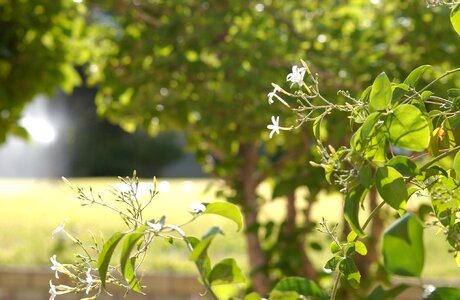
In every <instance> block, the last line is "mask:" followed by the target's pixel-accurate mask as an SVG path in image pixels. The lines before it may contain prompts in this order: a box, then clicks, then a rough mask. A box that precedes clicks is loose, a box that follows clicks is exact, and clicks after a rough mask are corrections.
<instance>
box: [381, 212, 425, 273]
mask: <svg viewBox="0 0 460 300" xmlns="http://www.w3.org/2000/svg"><path fill="white" fill-rule="evenodd" d="M382 252H383V261H384V265H385V268H386V269H387V270H388V271H390V272H391V273H393V274H396V275H401V276H420V274H421V273H422V270H423V265H424V262H425V249H424V246H423V224H422V223H421V222H420V220H419V219H418V218H417V217H416V216H414V215H412V214H410V213H407V214H405V215H404V216H403V217H401V218H399V219H398V220H396V222H394V223H393V224H392V225H391V226H390V227H389V228H388V229H387V230H386V231H385V233H384V235H383V251H382Z"/></svg>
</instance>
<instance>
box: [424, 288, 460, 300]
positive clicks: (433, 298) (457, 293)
mask: <svg viewBox="0 0 460 300" xmlns="http://www.w3.org/2000/svg"><path fill="white" fill-rule="evenodd" d="M459 297H460V289H458V288H452V287H438V288H435V289H434V290H433V291H431V292H429V293H427V295H426V296H425V297H423V299H424V300H455V299H458V298H459Z"/></svg>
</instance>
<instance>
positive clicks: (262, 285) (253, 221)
mask: <svg viewBox="0 0 460 300" xmlns="http://www.w3.org/2000/svg"><path fill="white" fill-rule="evenodd" d="M240 155H241V156H242V164H241V166H240V169H239V173H240V174H239V178H238V181H239V187H240V188H239V189H237V192H239V193H240V195H238V196H240V197H241V205H242V207H243V216H244V220H245V224H246V232H245V236H246V243H247V247H248V255H249V265H250V267H251V279H252V285H253V289H254V291H256V292H258V293H259V294H261V295H266V294H267V293H268V291H269V287H270V280H269V277H268V275H267V274H266V272H265V271H264V268H265V267H266V266H267V263H268V261H267V256H266V255H265V253H264V251H263V249H262V246H261V243H260V239H259V235H258V226H257V225H258V223H257V216H258V213H259V205H258V203H257V195H256V188H257V186H258V184H259V178H258V177H257V173H256V171H257V169H256V167H257V158H258V151H257V146H256V145H255V144H242V145H241V146H240Z"/></svg>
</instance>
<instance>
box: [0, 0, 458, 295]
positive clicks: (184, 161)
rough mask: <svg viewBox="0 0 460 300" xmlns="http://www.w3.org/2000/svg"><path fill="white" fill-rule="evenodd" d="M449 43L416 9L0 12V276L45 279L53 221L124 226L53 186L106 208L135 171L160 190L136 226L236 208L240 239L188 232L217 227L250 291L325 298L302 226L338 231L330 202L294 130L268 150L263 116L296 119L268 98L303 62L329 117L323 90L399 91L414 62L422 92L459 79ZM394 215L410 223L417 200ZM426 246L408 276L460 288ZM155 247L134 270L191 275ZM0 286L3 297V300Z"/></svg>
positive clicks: (169, 250) (438, 254) (320, 4)
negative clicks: (278, 286)
mask: <svg viewBox="0 0 460 300" xmlns="http://www.w3.org/2000/svg"><path fill="white" fill-rule="evenodd" d="M459 42H460V40H459V38H458V36H457V35H456V34H455V32H454V31H453V29H452V28H451V26H450V23H449V10H448V9H447V8H446V7H427V6H426V2H425V1H422V0H408V1H384V0H370V1H365V0H353V1H338V0H322V1H307V0H305V1H303V0H302V1H298V0H297V1H275V0H259V1H252V0H251V1H204V0H184V1H161V0H145V1H141V0H107V1H85V0H73V1H70V0H56V1H44V0H0V143H1V144H0V266H1V267H2V268H7V270H9V271H11V270H16V269H18V268H20V269H24V268H27V269H29V268H30V267H34V268H39V269H43V270H47V271H48V272H49V274H50V279H51V273H50V270H48V268H49V267H48V265H49V257H50V256H51V255H53V254H57V255H58V258H59V259H60V260H62V261H65V260H72V259H73V253H74V252H75V251H77V248H76V247H75V245H73V244H72V243H71V242H70V241H68V240H65V239H64V238H63V237H59V236H58V237H54V238H53V237H51V234H50V233H51V231H52V230H53V229H54V228H55V227H56V226H58V225H59V224H61V223H62V222H63V221H64V220H66V226H67V228H68V230H69V231H72V232H75V234H78V235H79V236H80V237H81V238H82V240H84V241H90V240H91V235H90V233H89V231H92V232H93V233H95V234H96V235H101V234H102V235H103V234H108V233H109V232H111V231H113V230H118V229H119V228H122V227H123V223H122V222H121V220H119V219H118V218H117V216H116V215H112V214H110V212H107V211H105V210H103V209H101V208H97V207H93V206H89V207H88V206H85V207H82V206H81V203H80V202H79V200H78V199H77V198H76V196H75V194H74V193H72V191H71V190H70V189H69V188H68V186H66V185H65V184H64V183H63V182H62V180H61V179H60V178H61V177H62V176H65V177H66V178H68V179H69V180H70V182H72V184H73V185H75V186H81V187H84V188H89V187H90V186H91V187H92V188H93V189H94V191H96V193H99V194H101V195H102V196H103V197H104V198H105V199H107V200H110V199H111V194H110V189H113V188H114V189H117V188H120V187H119V186H118V185H117V184H118V183H119V181H118V180H117V176H130V175H131V174H132V172H133V170H136V171H137V174H138V175H139V176H140V177H141V178H142V179H141V182H142V184H143V185H144V188H145V190H148V188H151V187H152V178H153V176H156V178H157V179H158V182H159V189H160V194H159V196H158V197H157V198H156V200H155V201H154V203H153V205H152V209H151V211H149V213H151V215H152V217H155V218H158V217H159V216H161V215H167V216H168V219H169V220H170V222H172V223H174V222H177V223H182V221H183V220H184V219H187V218H189V213H188V206H189V204H190V203H191V202H192V201H201V202H210V201H217V200H218V201H230V202H232V203H235V204H237V205H239V206H240V207H241V208H242V211H243V213H244V217H245V222H246V230H245V232H244V233H236V232H235V228H234V227H232V224H230V223H226V221H224V220H221V219H218V218H209V217H207V218H203V220H199V222H197V223H193V224H192V225H190V226H189V227H188V228H186V229H187V230H188V231H189V232H191V233H192V234H195V235H201V234H203V233H204V232H205V231H206V229H207V228H209V227H210V226H212V225H214V224H219V225H221V226H223V228H224V231H225V232H226V233H227V235H226V238H225V239H224V238H222V239H221V240H220V241H219V242H218V243H216V245H214V247H213V249H212V254H213V255H214V257H215V259H216V260H217V259H218V258H222V257H226V256H234V257H236V258H237V260H238V261H239V262H240V263H241V265H242V266H243V267H244V269H245V271H246V273H247V274H248V277H250V278H252V281H251V282H252V284H253V288H255V289H256V290H259V291H266V290H267V289H268V288H269V287H270V286H271V285H272V284H273V282H275V281H276V280H277V279H279V278H281V277H282V276H286V275H299V276H308V277H309V278H313V279H318V280H319V282H321V283H323V284H324V285H325V286H327V285H328V284H329V283H330V277H329V275H328V274H326V273H325V272H324V270H323V269H322V265H323V264H324V263H325V262H326V260H327V251H328V250H327V249H328V247H329V243H330V242H329V241H328V240H327V238H326V237H325V236H324V235H322V234H320V233H318V232H317V231H316V229H315V228H317V225H318V222H319V221H321V218H322V217H325V218H326V219H327V220H328V221H329V222H331V223H333V222H336V221H338V220H341V218H342V216H341V208H342V199H341V197H340V195H339V194H338V193H337V192H336V191H335V190H334V188H333V187H331V186H329V185H328V184H326V182H325V180H324V177H323V174H322V171H321V170H319V169H314V168H311V167H310V166H309V164H308V161H311V160H315V159H316V158H317V157H316V156H317V153H316V150H315V148H314V143H313V139H312V138H311V136H312V135H311V129H310V128H309V126H303V127H302V128H300V129H299V130H296V131H295V132H289V133H283V134H281V135H277V136H275V137H274V138H273V139H269V138H268V133H269V131H268V130H267V128H266V126H267V124H269V123H270V118H271V116H272V115H277V116H281V122H282V125H284V124H287V125H289V124H292V123H293V122H294V121H295V116H293V115H292V113H290V112H289V111H288V110H285V109H283V107H282V105H272V106H269V105H268V103H267V93H269V92H270V91H271V90H272V86H271V83H272V82H275V83H278V84H280V85H281V86H283V87H284V88H286V89H288V88H289V84H288V83H286V82H285V77H286V75H287V74H288V73H289V72H290V71H291V67H292V65H295V64H297V65H299V64H300V59H303V60H305V61H306V62H307V63H308V64H309V65H310V66H311V69H312V70H313V71H314V72H316V73H318V76H319V79H320V82H321V87H322V89H323V94H324V95H326V96H327V97H330V99H331V100H332V101H336V102H340V101H343V98H341V97H340V96H338V95H337V91H338V90H346V91H349V92H350V94H351V95H356V96H358V95H359V93H360V92H361V91H362V90H363V89H364V88H366V87H367V86H369V85H370V84H371V83H372V80H373V78H374V77H375V76H376V75H378V74H379V73H380V72H382V71H385V72H386V73H387V74H388V76H389V77H390V78H395V80H402V79H403V78H405V76H406V75H407V74H408V73H409V72H410V71H411V70H412V69H414V68H415V67H417V66H419V65H422V64H430V65H433V66H434V68H433V71H432V73H430V74H428V76H431V77H433V76H435V75H436V74H441V73H443V72H444V71H446V70H448V69H450V68H454V67H458V64H459V63H460V59H459V57H460V56H459V49H458V46H459ZM425 80H428V78H425ZM459 84H460V80H459V79H458V78H456V79H455V78H449V79H446V80H444V81H442V82H441V85H457V86H458V85H459ZM439 90H440V91H441V90H442V88H439ZM333 118H334V119H333V120H334V121H332V122H330V123H328V124H325V128H324V129H325V130H327V139H328V142H330V143H332V144H335V145H337V144H338V145H340V143H343V142H344V140H346V138H345V139H344V137H347V136H349V134H350V133H349V132H344V128H345V127H346V126H341V125H340V124H341V122H342V124H343V122H348V121H347V120H346V119H344V117H343V116H340V115H337V116H333ZM287 125H286V126H287ZM372 201H374V202H372ZM375 201H376V199H375V197H374V199H373V200H372V199H371V201H370V203H371V204H370V206H371V207H372V203H376V202H375ZM410 204H411V209H412V210H413V211H414V212H416V213H419V214H420V216H421V217H425V214H424V211H426V209H425V208H426V207H424V206H423V201H415V200H414V201H413V203H410ZM367 209H369V208H367ZM424 209H425V210H424ZM392 217H393V216H392V213H391V212H389V211H383V212H382V214H381V215H380V217H379V218H378V220H379V221H378V222H377V223H376V224H375V225H374V227H372V228H373V229H372V233H373V234H372V235H370V238H369V240H367V241H366V242H367V243H368V247H369V248H370V249H371V251H372V248H375V249H377V248H376V247H379V241H380V240H379V237H380V235H381V233H382V230H383V227H384V225H386V224H388V223H390V222H391V219H392ZM340 230H341V231H343V232H344V234H345V233H346V232H347V230H348V229H347V228H340ZM433 230H434V229H428V230H427V238H426V240H427V250H428V252H427V253H428V254H427V255H428V259H427V262H428V263H427V265H426V266H425V269H424V273H423V278H424V279H426V280H430V279H431V280H451V279H459V272H458V268H456V267H455V264H453V263H452V262H451V261H452V257H451V255H450V254H449V253H448V252H447V248H448V247H447V246H446V245H444V244H443V241H442V237H437V236H435V235H433ZM155 247H157V248H155V249H153V250H152V255H151V256H150V257H148V258H147V261H146V262H145V265H144V267H145V270H144V271H143V272H146V273H149V272H154V273H156V274H163V275H164V276H166V275H165V274H167V275H168V276H169V275H171V274H175V275H177V274H194V273H193V272H194V270H193V264H191V263H190V262H188V261H187V253H186V249H185V247H184V246H180V245H178V246H177V247H171V246H170V245H168V244H166V243H164V244H161V243H160V244H158V245H156V246H155ZM374 254H375V253H374ZM369 259H370V260H368V261H366V260H364V259H363V260H362V261H361V262H358V265H359V267H360V269H361V271H362V272H363V274H365V276H363V278H368V279H369V282H370V281H371V279H373V278H380V279H383V280H384V281H385V280H386V279H387V275H388V274H384V273H382V270H381V268H380V267H379V265H380V263H381V258H379V257H377V256H375V255H374V256H373V255H369ZM251 270H252V271H251ZM1 286H2V282H0V294H1V293H3V295H4V298H3V299H15V298H13V296H12V295H13V294H12V293H13V292H12V291H11V289H6V288H4V289H3V290H2V289H1ZM46 286H47V281H45V287H44V289H46V288H47V287H46ZM364 286H365V288H371V286H366V284H364ZM238 289H239V290H241V289H244V287H238V288H232V289H230V290H225V289H224V290H225V292H224V293H227V294H225V295H228V293H233V292H235V291H236V292H235V293H238V292H237V291H238ZM44 292H45V293H44V294H45V295H42V296H43V297H45V298H44V299H46V290H45V291H44ZM34 293H35V292H34ZM31 294H33V293H31ZM35 294H36V293H35ZM195 295H196V294H195ZM361 296H362V295H357V294H345V295H343V297H344V299H345V297H352V298H351V299H359V297H361ZM18 297H19V296H18ZM185 297H192V296H190V295H188V296H185ZM223 297H224V296H223ZM0 298H1V296H0ZM19 298H20V297H19ZM19 298H18V299H19ZM21 299H22V298H21ZM165 299H166V298H165Z"/></svg>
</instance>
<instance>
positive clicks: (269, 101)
mask: <svg viewBox="0 0 460 300" xmlns="http://www.w3.org/2000/svg"><path fill="white" fill-rule="evenodd" d="M272 85H273V86H274V88H273V91H272V92H270V93H268V94H267V96H268V104H273V103H274V102H275V101H273V97H277V95H276V93H277V92H280V91H281V88H280V87H279V86H278V85H276V84H274V83H272Z"/></svg>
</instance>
